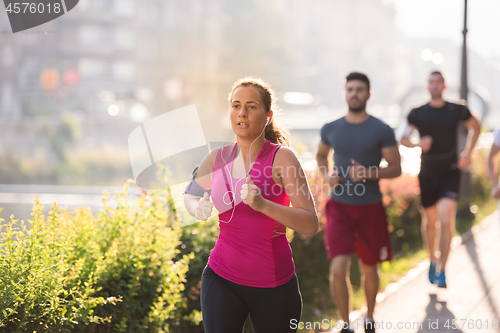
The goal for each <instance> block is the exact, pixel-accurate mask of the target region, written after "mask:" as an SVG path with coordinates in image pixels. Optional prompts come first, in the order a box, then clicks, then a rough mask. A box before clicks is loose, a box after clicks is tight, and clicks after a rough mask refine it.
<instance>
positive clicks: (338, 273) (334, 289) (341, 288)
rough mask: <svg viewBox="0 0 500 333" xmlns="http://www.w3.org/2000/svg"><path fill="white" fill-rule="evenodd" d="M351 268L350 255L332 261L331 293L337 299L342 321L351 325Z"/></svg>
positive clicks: (334, 258)
mask: <svg viewBox="0 0 500 333" xmlns="http://www.w3.org/2000/svg"><path fill="white" fill-rule="evenodd" d="M349 268H350V257H349V255H338V256H335V257H333V258H332V260H331V261H330V292H331V293H332V295H333V296H334V298H335V302H336V304H337V308H338V309H339V311H340V315H341V316H342V320H343V321H344V322H346V323H349V313H350V312H351V304H350V302H349V295H350V293H351V281H350V279H349Z"/></svg>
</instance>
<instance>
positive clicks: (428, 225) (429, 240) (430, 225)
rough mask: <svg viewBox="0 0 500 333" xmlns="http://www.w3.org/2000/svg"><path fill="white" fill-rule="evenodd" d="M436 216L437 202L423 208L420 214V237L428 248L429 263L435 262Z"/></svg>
mask: <svg viewBox="0 0 500 333" xmlns="http://www.w3.org/2000/svg"><path fill="white" fill-rule="evenodd" d="M437 218H438V210H437V204H434V205H432V206H429V207H426V208H424V209H423V216H422V226H421V228H422V238H423V240H424V244H425V246H426V247H427V249H428V250H429V255H430V259H431V263H435V262H436V254H435V244H436V222H437Z"/></svg>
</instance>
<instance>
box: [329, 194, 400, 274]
mask: <svg viewBox="0 0 500 333" xmlns="http://www.w3.org/2000/svg"><path fill="white" fill-rule="evenodd" d="M387 226H388V225H387V215H386V213H385V207H384V206H383V205H382V202H378V203H374V204H370V205H348V204H344V203H341V202H338V201H335V200H332V199H329V200H328V202H327V203H326V225H325V248H326V251H327V253H328V260H331V259H332V258H333V257H335V256H338V255H348V254H351V253H356V256H357V257H358V258H359V259H361V261H362V262H363V263H364V264H365V265H375V264H377V263H379V262H382V261H390V260H391V259H392V249H391V242H390V239H389V231H388V230H387Z"/></svg>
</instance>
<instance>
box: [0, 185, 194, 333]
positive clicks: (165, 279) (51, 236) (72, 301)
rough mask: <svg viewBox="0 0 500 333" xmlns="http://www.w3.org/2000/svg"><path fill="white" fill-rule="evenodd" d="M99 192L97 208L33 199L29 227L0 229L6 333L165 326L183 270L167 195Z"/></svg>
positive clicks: (176, 316)
mask: <svg viewBox="0 0 500 333" xmlns="http://www.w3.org/2000/svg"><path fill="white" fill-rule="evenodd" d="M127 189H128V186H125V187H124V190H123V191H121V192H118V193H116V194H115V197H114V200H111V199H110V195H109V194H107V193H105V194H104V198H103V207H104V208H103V210H102V211H101V212H100V213H98V214H97V217H94V216H93V215H92V213H91V212H90V210H89V209H88V208H80V209H76V210H74V211H72V212H68V211H66V210H65V209H64V208H60V207H58V206H57V205H55V204H54V205H53V206H52V210H51V211H50V212H49V215H48V217H47V218H45V217H44V216H43V215H41V212H42V209H43V207H42V206H41V205H40V203H39V202H37V203H36V204H35V207H34V209H33V220H32V224H31V228H30V229H29V230H27V229H26V228H25V227H23V229H22V230H16V229H15V227H14V224H13V222H14V221H13V222H11V223H10V224H9V225H8V226H7V227H6V228H5V230H4V231H2V241H3V242H4V245H3V247H2V253H1V256H0V278H1V279H2V283H1V285H0V324H1V325H3V329H4V330H7V332H32V331H39V332H134V333H135V332H173V331H175V329H176V327H178V326H179V323H180V322H181V320H185V321H190V320H193V319H191V318H192V317H193V314H190V316H188V315H186V314H184V313H183V312H182V310H183V308H185V306H186V302H185V301H184V299H183V296H182V295H183V291H184V282H185V274H186V272H187V269H188V263H189V260H190V259H191V258H193V254H191V253H189V254H188V253H186V254H184V255H181V256H180V255H179V252H180V251H179V249H178V248H179V246H180V245H181V234H182V231H181V227H180V223H179V221H178V220H177V215H176V213H175V210H174V209H173V205H172V202H171V197H170V194H169V193H168V191H160V190H155V191H152V192H151V193H145V194H144V195H142V196H141V197H140V198H139V199H138V200H137V201H135V202H132V201H131V200H130V198H128V197H127V195H126V192H127Z"/></svg>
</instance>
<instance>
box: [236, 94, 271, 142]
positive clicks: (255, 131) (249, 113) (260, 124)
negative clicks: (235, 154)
mask: <svg viewBox="0 0 500 333" xmlns="http://www.w3.org/2000/svg"><path fill="white" fill-rule="evenodd" d="M266 117H267V112H266V110H265V107H264V102H263V101H262V99H261V96H260V93H259V91H258V90H257V88H255V87H253V86H247V87H244V86H241V87H238V88H236V89H235V90H234V92H233V97H232V99H231V104H230V106H229V119H230V121H231V128H232V129H233V132H234V134H236V135H237V136H239V137H241V138H245V139H254V138H256V137H257V136H259V135H260V134H261V133H262V130H263V129H264V127H265V124H266V122H267V119H266Z"/></svg>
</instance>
